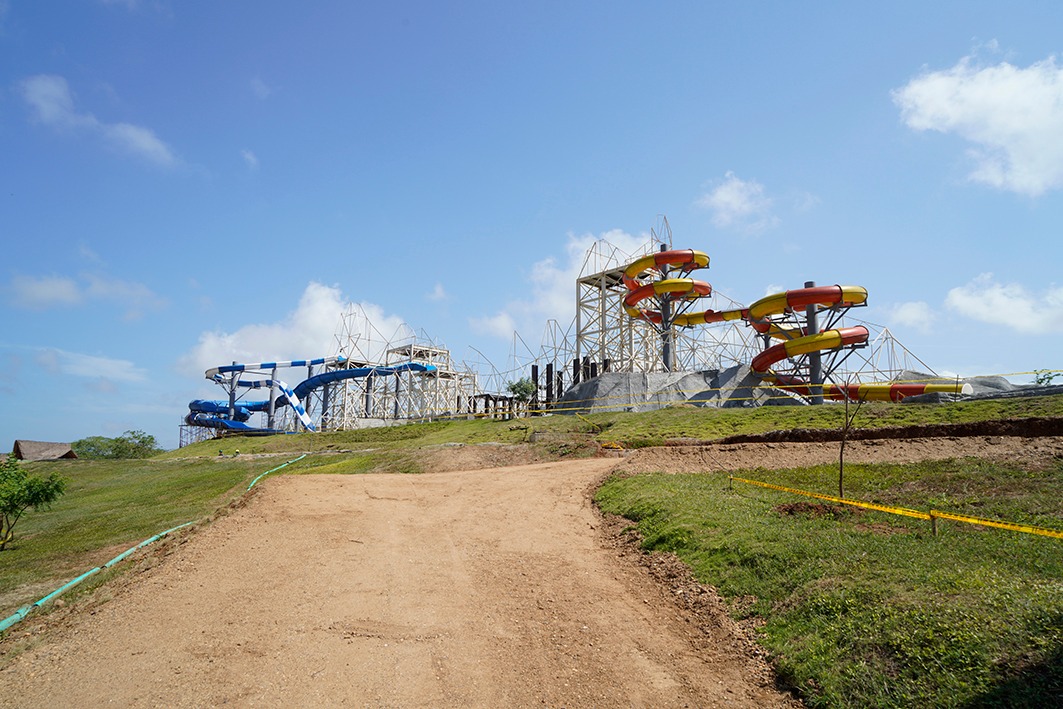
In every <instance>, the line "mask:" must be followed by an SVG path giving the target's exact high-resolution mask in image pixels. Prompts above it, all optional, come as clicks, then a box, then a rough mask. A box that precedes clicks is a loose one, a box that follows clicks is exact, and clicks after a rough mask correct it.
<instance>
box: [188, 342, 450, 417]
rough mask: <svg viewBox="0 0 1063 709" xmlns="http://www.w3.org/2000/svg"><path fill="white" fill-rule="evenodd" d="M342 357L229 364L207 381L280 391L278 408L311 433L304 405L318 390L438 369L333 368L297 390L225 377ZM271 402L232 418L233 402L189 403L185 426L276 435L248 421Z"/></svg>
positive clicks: (275, 382)
mask: <svg viewBox="0 0 1063 709" xmlns="http://www.w3.org/2000/svg"><path fill="white" fill-rule="evenodd" d="M343 362H344V359H343V358H342V357H323V358H320V359H313V360H293V361H290V362H260V363H258V364H229V365H223V366H220V367H213V368H211V369H208V370H207V371H206V378H207V379H210V380H211V381H214V382H217V383H218V384H223V385H226V386H235V387H238V388H243V389H271V390H272V389H274V388H276V389H279V390H280V391H281V392H282V393H281V396H278V397H277V398H276V400H274V407H275V408H277V407H281V406H290V407H291V408H292V410H293V411H294V412H295V414H296V416H298V418H299V421H300V423H302V424H303V426H304V427H305V428H306V430H308V431H316V430H317V429H316V427H315V426H314V423H313V421H312V420H311V419H310V416H309V415H308V414H307V412H306V408H305V407H304V406H303V404H302V402H303V401H305V400H306V397H307V395H309V394H310V392H312V391H313V390H314V389H317V388H319V387H322V386H325V385H327V384H332V383H333V382H339V381H344V380H347V379H359V378H365V377H375V376H398V375H399V374H401V373H403V372H416V373H426V372H434V371H435V370H436V368H435V366H433V365H430V364H429V365H425V364H419V363H417V362H404V363H402V364H397V365H391V366H374V367H353V368H350V369H333V370H329V371H326V372H322V373H321V374H317V375H315V376H312V377H309V378H307V379H305V380H303V381H302V382H300V383H299V384H298V385H296V386H295V387H289V386H288V385H287V384H286V383H285V382H283V381H281V380H279V379H236V380H235V382H234V381H232V380H230V379H229V378H227V377H226V376H225V375H226V374H228V375H235V374H237V373H240V372H264V371H270V372H272V371H274V370H277V369H284V368H290V367H312V366H317V365H327V366H332V365H336V364H342V363H343ZM269 403H270V402H269V401H268V400H267V401H246V402H245V401H241V402H239V403H238V404H236V405H235V406H234V407H233V414H232V416H231V417H230V415H229V409H230V402H228V401H209V400H204V399H197V400H195V401H192V402H190V403H189V405H188V408H189V414H188V416H186V417H185V423H187V424H189V425H190V426H203V427H207V428H217V429H224V430H228V431H243V432H254V433H273V432H275V431H274V430H273V429H269V428H258V427H255V426H250V425H248V424H247V423H246V422H247V420H248V419H249V418H250V417H251V414H252V413H255V412H260V411H268V410H269Z"/></svg>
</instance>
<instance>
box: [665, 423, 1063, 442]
mask: <svg viewBox="0 0 1063 709" xmlns="http://www.w3.org/2000/svg"><path fill="white" fill-rule="evenodd" d="M973 436H1016V437H1020V438H1040V437H1044V436H1063V418H1051V417H1049V418H1036V417H1035V418H1023V419H1001V420H999V421H975V422H972V423H940V424H928V425H925V426H887V427H883V428H854V429H851V430H850V431H849V436H848V439H849V440H850V441H872V440H889V439H893V440H895V439H901V438H946V437H959V438H970V437H973ZM841 439H842V432H841V431H840V430H838V429H812V428H794V429H790V430H786V431H770V432H768V433H757V434H744V435H740V436H728V437H727V438H721V439H719V440H715V441H712V443H765V442H780V443H821V442H829V441H840V440H841ZM673 445H689V443H681V442H676V443H673Z"/></svg>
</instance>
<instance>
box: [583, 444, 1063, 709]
mask: <svg viewBox="0 0 1063 709" xmlns="http://www.w3.org/2000/svg"><path fill="white" fill-rule="evenodd" d="M736 475H739V476H745V477H751V478H754V479H757V480H761V481H763V482H768V483H771V484H775V485H781V486H786V487H794V488H799V489H804V490H809V491H813V492H819V493H822V494H832V493H833V492H835V490H834V487H835V485H836V481H837V468H836V467H834V466H818V467H814V468H803V469H794V470H770V471H769V470H756V471H746V472H740V473H736ZM846 479H847V496H848V497H850V498H853V499H861V500H866V501H868V502H876V503H878V504H885V505H891V506H899V507H907V508H910V509H922V510H926V509H929V508H930V506H933V507H934V508H936V509H939V510H942V511H946V512H952V513H955V514H966V515H973V516H979V517H983V518H985V517H988V518H995V519H1004V520H1010V521H1015V522H1019V523H1025V524H1034V525H1039V526H1044V527H1049V528H1053V529H1058V530H1063V502H1061V500H1063V461H1058V460H1057V461H1055V463H1053V464H1052V465H1050V466H1048V467H1047V468H1040V469H1030V468H1026V467H1023V466H1021V465H1016V464H998V463H988V462H985V461H978V460H950V461H934V462H927V463H920V464H915V465H887V464H876V465H848V466H846ZM597 501H598V503H599V505H600V506H601V507H602V508H603V509H605V510H606V511H609V512H613V513H616V514H619V515H622V516H624V517H627V518H629V519H631V520H632V521H633V523H634V525H635V527H636V528H637V529H638V531H639V532H640V533H641V535H642V539H643V546H644V547H645V548H647V549H651V550H663V551H670V552H674V553H676V554H678V555H679V556H680V558H682V559H683V560H684V561H686V563H687V564H689V565H690V567H691V569H692V570H693V572H694V574H695V576H696V577H697V578H698V579H699V580H701V581H702V582H703V583H706V584H709V585H712V586H715V587H716V588H717V589H718V590H719V591H720V592H721V594H722V595H723V596H724V597H725V598H726V599H728V600H729V601H730V603H731V609H732V612H733V613H734V614H735V615H736V616H738V617H743V618H747V619H755V622H756V624H757V625H758V626H759V628H760V638H761V642H762V643H763V644H764V645H765V646H766V647H767V649H768V650H769V651H770V652H771V653H772V655H773V659H774V662H775V665H776V667H777V668H778V670H779V672H780V674H781V676H782V677H783V678H784V679H785V680H787V681H788V682H789V683H790V684H791V685H792V686H793V687H795V688H796V689H797V690H798V692H799V693H800V694H801V696H802V697H803V698H804V699H805V701H806V702H807V703H808V704H809V705H811V706H815V707H850V706H860V707H912V706H1030V707H1035V706H1059V703H1060V700H1061V699H1063V662H1061V660H1063V540H1060V539H1053V538H1048V537H1039V536H1033V535H1028V534H1020V533H1017V532H1011V531H1003V530H994V529H988V528H984V527H978V526H974V525H969V524H961V523H955V522H951V523H939V527H940V529H939V535H938V536H933V535H932V533H931V527H930V523H929V522H926V521H924V520H918V519H912V518H910V517H903V516H895V515H889V514H885V513H882V512H873V511H866V510H860V509H857V508H852V507H844V506H838V505H824V504H821V503H816V502H809V501H808V498H802V497H797V496H795V495H792V494H787V493H784V492H778V491H774V490H769V489H763V488H759V487H752V486H741V485H738V484H735V487H734V489H733V490H732V489H729V486H728V477H727V476H726V475H723V474H718V473H717V474H712V473H709V474H685V475H637V476H633V477H623V476H618V477H616V478H614V479H612V480H610V481H609V482H607V483H606V484H605V485H604V486H603V487H602V488H601V489H600V490H599V492H598V495H597Z"/></svg>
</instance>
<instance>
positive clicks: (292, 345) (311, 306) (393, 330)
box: [178, 282, 412, 376]
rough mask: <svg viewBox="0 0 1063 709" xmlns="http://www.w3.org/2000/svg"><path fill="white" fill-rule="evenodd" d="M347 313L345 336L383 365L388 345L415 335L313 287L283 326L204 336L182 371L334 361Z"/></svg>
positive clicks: (366, 307) (379, 313) (369, 308)
mask: <svg viewBox="0 0 1063 709" xmlns="http://www.w3.org/2000/svg"><path fill="white" fill-rule="evenodd" d="M348 311H350V312H352V317H351V318H350V319H348V320H347V322H346V327H347V333H346V334H347V335H349V336H350V338H351V339H352V340H354V341H355V342H356V347H357V349H358V350H359V352H360V353H361V354H362V355H364V356H365V357H366V358H367V359H371V360H379V359H380V358H381V357H382V354H383V353H382V351H381V350H382V348H383V345H384V344H385V343H386V342H391V343H393V344H395V343H398V342H399V341H400V340H402V339H404V338H408V337H409V336H410V335H412V332H411V330H410V328H409V326H407V325H406V323H405V322H404V321H403V319H402V318H400V317H398V316H395V315H388V314H386V313H385V312H384V311H383V309H382V308H381V307H380V306H378V305H375V304H373V303H364V302H363V303H352V302H351V301H348V300H347V299H346V298H345V297H344V295H343V293H342V292H341V291H340V290H339V288H336V287H333V286H325V285H322V284H320V283H313V282H311V283H310V284H309V285H307V287H306V290H304V291H303V295H302V297H301V298H300V299H299V304H298V305H297V306H296V308H295V310H294V311H292V312H290V313H288V314H287V315H286V316H284V317H283V318H282V319H281V320H278V321H277V322H272V323H261V324H251V325H244V326H243V327H241V328H239V329H238V330H236V331H235V332H221V331H213V332H204V333H202V334H201V335H200V336H199V342H198V343H197V344H196V346H195V347H194V348H193V349H192V350H191V351H190V352H188V353H187V354H185V355H184V356H183V357H181V359H180V360H179V362H178V366H179V368H180V369H181V371H183V372H185V373H186V374H189V375H190V376H202V375H203V372H204V371H206V370H207V369H210V368H211V367H217V366H218V365H221V364H228V363H229V362H233V361H236V362H240V363H243V364H252V363H255V362H263V361H266V362H270V361H287V360H292V359H313V358H316V357H324V356H328V355H334V354H337V353H338V351H339V344H338V343H337V337H336V336H337V334H339V333H340V331H341V329H342V325H343V318H342V316H343V315H344V314H345V313H347V312H348ZM345 354H347V355H353V354H355V353H352V352H345Z"/></svg>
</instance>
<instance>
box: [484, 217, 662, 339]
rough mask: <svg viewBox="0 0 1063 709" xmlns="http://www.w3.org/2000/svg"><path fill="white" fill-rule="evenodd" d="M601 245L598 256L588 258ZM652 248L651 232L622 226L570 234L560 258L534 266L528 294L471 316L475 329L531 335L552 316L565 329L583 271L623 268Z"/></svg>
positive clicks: (500, 334) (506, 335)
mask: <svg viewBox="0 0 1063 709" xmlns="http://www.w3.org/2000/svg"><path fill="white" fill-rule="evenodd" d="M603 242H604V243H603ZM596 244H597V247H598V253H599V256H598V257H594V256H593V255H592V256H589V255H588V252H589V250H590V249H591V247H592V246H595V245H596ZM609 245H611V246H612V247H614V248H610V246H609ZM649 247H650V237H649V235H648V234H643V235H641V236H632V235H630V234H628V233H626V232H624V231H621V230H619V229H614V230H612V231H608V232H605V233H604V234H601V235H599V236H595V235H593V234H583V235H581V236H575V235H571V234H570V235H569V237H568V242H567V243H566V244H565V255H564V257H563V258H562V259H561V261H560V262H559V261H558V259H555V258H553V257H550V258H546V259H543V260H541V261H538V262H537V263H535V264H533V265H532V269H531V273H530V274H529V276H528V279H527V280H528V286H529V287H528V292H529V297H528V298H525V299H521V300H514V301H510V302H509V303H507V304H506V305H505V307H504V308H503V309H502V310H501V311H500V312H498V313H495V314H494V315H488V316H483V317H475V318H470V320H469V325H470V327H471V328H472V329H473V331H474V332H477V333H481V334H485V335H494V336H497V337H501V338H510V337H512V336H513V331H514V330H517V331H520V332H523V333H524V334H526V335H528V334H531V333H535V332H538V331H539V330H540V329H541V328H542V327H543V326H544V324H545V323H546V321H547V320H556V321H558V323H559V324H560V325H561V326H562V327H565V326H567V325H568V323H570V322H572V319H573V318H574V317H575V314H576V279H577V278H578V277H579V275H580V273H581V271H585V272H586V273H588V274H591V273H598V272H600V271H602V270H605V269H607V268H612V267H616V266H622V265H624V264H625V263H627V261H628V259H630V258H631V257H632V256H634V255H640V254H643V253H646V252H647V250H648V249H649Z"/></svg>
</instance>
